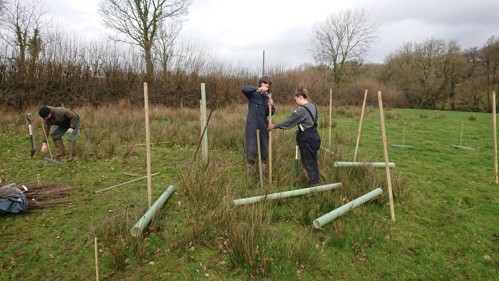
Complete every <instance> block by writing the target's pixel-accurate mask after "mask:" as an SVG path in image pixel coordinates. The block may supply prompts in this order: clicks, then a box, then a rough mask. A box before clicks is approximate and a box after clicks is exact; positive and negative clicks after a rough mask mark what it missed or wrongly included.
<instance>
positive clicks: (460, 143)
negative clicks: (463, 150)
mask: <svg viewBox="0 0 499 281" xmlns="http://www.w3.org/2000/svg"><path fill="white" fill-rule="evenodd" d="M463 131H464V121H461V140H460V141H459V146H463Z"/></svg>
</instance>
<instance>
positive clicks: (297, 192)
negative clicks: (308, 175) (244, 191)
mask: <svg viewBox="0 0 499 281" xmlns="http://www.w3.org/2000/svg"><path fill="white" fill-rule="evenodd" d="M339 187H341V182H338V183H332V184H326V185H319V186H314V187H309V188H302V189H295V190H290V191H284V192H279V193H272V194H267V195H260V196H253V197H248V198H242V199H235V200H234V204H235V205H236V206H240V205H246V204H252V203H256V202H260V201H262V200H273V199H280V198H286V197H292V196H298V195H303V194H307V193H313V192H319V191H326V190H331V189H336V188H339Z"/></svg>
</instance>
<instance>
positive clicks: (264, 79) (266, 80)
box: [258, 76, 272, 87]
mask: <svg viewBox="0 0 499 281" xmlns="http://www.w3.org/2000/svg"><path fill="white" fill-rule="evenodd" d="M262 84H266V86H267V87H270V86H272V80H270V77H268V76H262V78H260V79H259V80H258V87H261V86H262Z"/></svg>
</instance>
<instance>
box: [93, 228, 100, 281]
mask: <svg viewBox="0 0 499 281" xmlns="http://www.w3.org/2000/svg"><path fill="white" fill-rule="evenodd" d="M94 245H95V246H94V248H95V280H97V281H99V258H98V255H97V253H98V252H99V251H98V250H97V237H95V238H94Z"/></svg>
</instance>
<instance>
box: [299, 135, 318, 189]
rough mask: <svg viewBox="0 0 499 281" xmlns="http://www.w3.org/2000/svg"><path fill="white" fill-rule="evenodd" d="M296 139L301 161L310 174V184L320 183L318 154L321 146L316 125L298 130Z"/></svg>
mask: <svg viewBox="0 0 499 281" xmlns="http://www.w3.org/2000/svg"><path fill="white" fill-rule="evenodd" d="M296 140H297V141H298V147H299V148H300V155H301V162H302V164H303V167H304V168H305V171H306V172H307V175H308V185H309V186H314V185H317V184H318V183H319V164H318V161H317V160H318V159H317V154H318V151H319V148H320V147H321V138H320V136H319V133H318V132H317V129H316V128H315V127H312V128H308V129H306V130H305V131H298V134H297V135H296Z"/></svg>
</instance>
